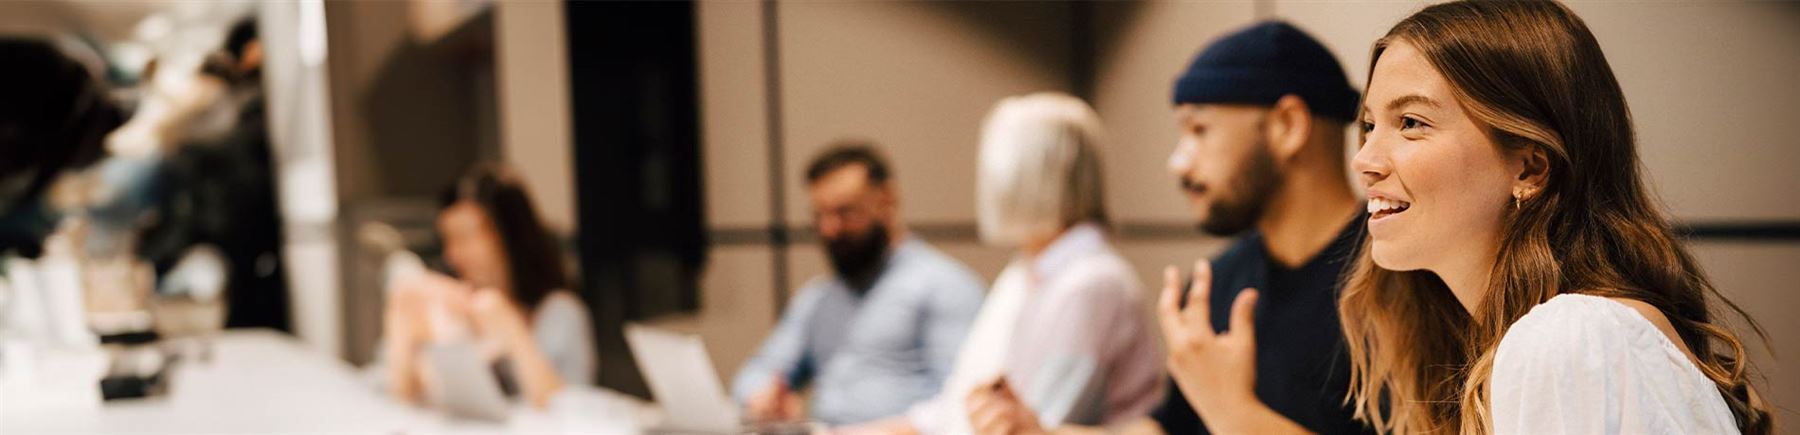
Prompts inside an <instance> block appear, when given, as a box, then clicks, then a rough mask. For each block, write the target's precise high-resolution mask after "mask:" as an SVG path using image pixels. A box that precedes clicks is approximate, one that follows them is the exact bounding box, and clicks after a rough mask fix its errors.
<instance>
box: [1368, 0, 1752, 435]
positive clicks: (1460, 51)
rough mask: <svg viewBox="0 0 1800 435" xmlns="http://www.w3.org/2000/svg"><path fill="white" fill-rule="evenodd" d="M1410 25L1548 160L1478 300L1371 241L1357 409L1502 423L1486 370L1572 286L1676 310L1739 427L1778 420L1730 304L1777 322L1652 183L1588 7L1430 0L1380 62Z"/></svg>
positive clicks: (1403, 421)
mask: <svg viewBox="0 0 1800 435" xmlns="http://www.w3.org/2000/svg"><path fill="white" fill-rule="evenodd" d="M1401 40H1404V41H1406V42H1407V43H1409V44H1411V45H1413V46H1415V47H1417V48H1418V50H1419V51H1420V52H1421V53H1423V54H1424V57H1425V58H1426V59H1429V61H1430V62H1431V64H1432V66H1433V67H1435V68H1436V69H1437V70H1438V71H1439V72H1441V73H1443V75H1444V76H1445V77H1446V78H1447V79H1448V80H1449V81H1450V83H1451V87H1452V88H1453V89H1454V92H1455V95H1456V99H1457V101H1458V102H1460V103H1461V104H1462V106H1463V107H1464V108H1465V109H1467V111H1468V112H1469V114H1470V116H1471V117H1472V118H1474V119H1475V120H1476V121H1477V122H1478V123H1480V124H1482V125H1484V127H1485V128H1488V129H1491V130H1490V132H1491V134H1492V137H1495V138H1497V139H1498V141H1499V142H1500V144H1499V145H1500V146H1503V147H1507V148H1509V149H1522V148H1537V149H1539V150H1541V151H1542V152H1543V154H1544V155H1545V156H1546V157H1547V160H1548V161H1549V172H1548V176H1547V177H1545V182H1544V186H1542V187H1541V188H1540V189H1539V190H1538V191H1537V193H1535V194H1533V195H1531V196H1529V197H1528V198H1526V199H1524V200H1523V201H1522V203H1521V204H1520V205H1519V206H1518V207H1517V208H1516V209H1511V210H1510V211H1509V212H1508V215H1507V216H1506V217H1505V218H1504V219H1503V223H1502V229H1501V241H1500V250H1499V252H1498V254H1497V255H1496V257H1495V262H1494V266H1493V269H1492V270H1491V271H1490V272H1489V273H1490V278H1489V283H1490V284H1489V285H1488V289H1487V292H1486V293H1485V296H1483V297H1482V300H1481V301H1479V305H1477V306H1476V307H1475V308H1474V309H1473V310H1472V311H1469V310H1465V309H1464V308H1463V307H1462V305H1461V304H1459V303H1458V302H1457V300H1456V298H1455V297H1454V296H1453V295H1452V294H1451V293H1450V289H1449V288H1448V287H1447V286H1446V285H1445V284H1444V282H1443V281H1442V280H1440V279H1439V278H1438V277H1437V276H1436V275H1433V274H1431V273H1430V272H1425V271H1413V272H1397V271H1390V270H1384V269H1382V268H1380V267H1378V266H1376V265H1375V263H1374V261H1373V260H1372V259H1371V257H1370V253H1369V249H1368V246H1369V244H1368V243H1365V244H1363V246H1364V247H1363V248H1362V249H1361V251H1360V252H1359V253H1358V254H1357V256H1356V263H1355V265H1354V266H1353V267H1352V269H1351V271H1350V272H1349V274H1347V275H1346V276H1345V278H1344V280H1345V282H1344V291H1343V295H1342V300H1341V301H1340V304H1339V310H1340V318H1341V319H1342V322H1343V329H1344V333H1345V334H1346V337H1347V341H1348V344H1349V350H1350V358H1351V365H1352V372H1351V374H1352V377H1351V391H1352V392H1351V396H1350V397H1349V398H1348V399H1347V400H1349V401H1350V402H1351V403H1352V404H1353V406H1354V407H1355V409H1356V414H1357V417H1358V418H1359V419H1362V420H1363V421H1365V422H1367V423H1368V424H1371V425H1373V426H1374V427H1375V428H1377V429H1378V430H1381V431H1384V432H1394V433H1457V432H1460V433H1489V432H1492V429H1493V427H1492V422H1491V421H1490V419H1489V415H1490V414H1489V409H1488V400H1487V399H1488V378H1489V375H1490V374H1491V372H1492V369H1493V360H1494V350H1495V348H1496V347H1497V346H1498V345H1499V342H1500V338H1501V337H1502V336H1503V335H1505V334H1506V330H1507V327H1508V326H1510V325H1512V324H1513V322H1515V321H1517V320H1519V318H1520V317H1522V316H1524V315H1525V313H1526V312H1527V311H1530V310H1531V308H1532V307H1534V306H1537V305H1538V304H1540V303H1543V302H1545V301H1548V300H1550V298H1552V297H1554V296H1556V295H1557V294H1559V293H1582V294H1590V295H1595V296H1602V297H1616V298H1626V299H1633V300H1639V301H1643V302H1645V303H1648V304H1650V305H1651V306H1654V307H1656V308H1657V309H1658V310H1660V311H1662V313H1663V314H1664V315H1665V316H1667V317H1668V318H1669V320H1670V322H1671V323H1673V324H1674V326H1675V331H1676V332H1677V333H1678V334H1679V335H1680V337H1681V339H1682V341H1683V342H1685V343H1686V344H1687V347H1688V348H1689V349H1691V350H1692V351H1693V353H1694V355H1695V357H1696V358H1697V359H1698V362H1699V366H1700V370H1701V372H1703V373H1705V374H1706V376H1707V377H1708V378H1710V379H1711V380H1712V381H1713V382H1714V383H1716V384H1717V385H1718V389H1719V391H1720V392H1721V393H1722V394H1723V395H1724V396H1725V398H1726V402H1727V403H1728V404H1729V406H1730V408H1731V410H1732V414H1733V415H1734V416H1735V418H1736V420H1737V424H1738V427H1739V428H1740V429H1742V430H1743V432H1744V433H1748V434H1766V433H1769V432H1770V431H1771V421H1772V420H1771V415H1770V411H1769V407H1768V404H1766V403H1764V402H1763V401H1762V400H1761V399H1760V398H1759V397H1758V395H1757V393H1756V390H1755V389H1754V388H1752V387H1751V385H1750V380H1749V378H1750V370H1749V367H1748V362H1747V360H1746V354H1745V348H1744V342H1743V340H1740V339H1739V338H1738V336H1737V335H1736V334H1734V333H1733V332H1732V331H1730V330H1728V329H1726V328H1725V327H1723V326H1722V325H1721V324H1720V322H1719V321H1718V320H1717V319H1718V315H1719V314H1723V313H1735V314H1736V315H1738V316H1744V319H1745V321H1746V323H1748V324H1749V325H1750V326H1751V327H1752V328H1753V329H1755V331H1756V333H1757V334H1758V335H1759V336H1764V340H1763V342H1764V343H1765V344H1766V343H1767V338H1766V335H1764V334H1763V331H1762V328H1761V327H1760V326H1757V325H1756V323H1755V322H1754V321H1750V319H1749V318H1748V316H1747V315H1745V314H1744V312H1743V310H1742V309H1740V308H1738V307H1737V305H1736V304H1733V303H1731V302H1730V301H1729V300H1726V299H1725V298H1724V297H1723V296H1722V295H1720V294H1719V292H1718V290H1717V289H1715V288H1714V287H1713V285H1712V283H1711V282H1710V281H1709V280H1708V279H1707V277H1706V275H1705V274H1704V273H1702V272H1701V270H1700V267H1699V265H1698V264H1696V263H1695V261H1694V258H1693V256H1691V255H1689V254H1688V252H1687V250H1686V249H1683V248H1682V245H1681V240H1679V239H1678V238H1677V236H1676V235H1675V233H1674V232H1673V231H1672V230H1671V228H1670V225H1669V223H1668V220H1667V219H1665V217H1664V216H1663V213H1662V211H1661V210H1660V209H1659V205H1658V204H1657V203H1656V202H1655V201H1653V200H1652V198H1651V196H1650V194H1649V193H1648V192H1647V188H1646V186H1645V184H1644V180H1643V176H1642V174H1641V169H1640V167H1639V162H1638V156H1637V150H1636V138H1635V136H1634V133H1633V131H1632V122H1631V112H1630V110H1629V109H1628V108H1627V107H1626V105H1625V95H1624V93H1623V92H1622V91H1621V90H1620V89H1619V82H1618V80H1617V79H1616V78H1614V76H1613V72H1612V68H1611V67H1610V66H1608V65H1607V62H1606V57H1605V55H1604V54H1602V53H1601V51H1600V44H1599V43H1598V42H1597V41H1595V39H1594V35H1593V33H1591V32H1589V31H1588V28H1587V25H1586V24H1585V23H1583V22H1582V20H1581V18H1579V17H1577V16H1575V14H1574V13H1573V12H1571V11H1569V10H1568V9H1567V8H1566V7H1564V6H1563V5H1561V4H1559V3H1555V2H1552V1H1542V2H1539V1H1527V2H1486V1H1467V2H1455V3H1446V4H1439V5H1434V6H1430V7H1427V8H1425V9H1424V10H1421V11H1419V12H1418V13H1416V14H1413V15H1412V16H1410V17H1407V18H1406V19H1405V20H1402V21H1401V22H1400V23H1399V24H1396V25H1394V28H1393V29H1392V30H1390V31H1389V32H1388V34H1387V36H1385V37H1383V38H1382V39H1381V40H1380V41H1377V42H1376V43H1375V48H1374V56H1373V59H1372V60H1371V61H1370V71H1371V75H1372V74H1373V71H1374V65H1375V62H1376V60H1378V59H1380V58H1381V54H1382V52H1383V50H1384V49H1386V48H1387V47H1388V46H1389V45H1390V44H1392V43H1394V42H1396V41H1401ZM1366 88H1367V87H1366V84H1365V89H1366ZM1709 299H1710V300H1709ZM1720 309H1728V310H1729V311H1721V310H1720Z"/></svg>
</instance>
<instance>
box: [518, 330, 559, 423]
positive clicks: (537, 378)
mask: <svg viewBox="0 0 1800 435" xmlns="http://www.w3.org/2000/svg"><path fill="white" fill-rule="evenodd" d="M507 357H508V358H509V359H511V360H512V363H513V372H514V375H515V379H517V380H518V381H519V390H520V393H521V394H523V395H524V396H525V400H526V401H528V402H530V403H531V406H532V407H534V408H538V409H544V408H545V407H547V406H549V404H550V397H551V396H552V395H555V394H556V392H557V391H558V390H561V389H562V386H563V382H562V376H561V375H558V374H557V373H556V367H555V366H552V365H550V360H549V359H546V358H544V353H543V352H542V351H540V350H539V349H538V348H537V342H536V341H534V340H532V339H531V337H522V338H518V339H515V340H514V341H513V346H511V349H509V350H508V351H507Z"/></svg>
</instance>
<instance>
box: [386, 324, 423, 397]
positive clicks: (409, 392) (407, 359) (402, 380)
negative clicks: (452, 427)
mask: <svg viewBox="0 0 1800 435" xmlns="http://www.w3.org/2000/svg"><path fill="white" fill-rule="evenodd" d="M385 341H386V342H385V343H383V344H382V345H383V346H385V347H386V348H387V354H388V359H387V367H383V370H384V371H386V372H387V373H386V374H385V375H386V379H387V391H388V395H390V396H393V397H394V399H397V400H400V401H404V402H407V403H417V402H418V401H419V396H420V395H421V391H420V389H421V385H420V381H419V370H418V349H417V348H415V347H413V346H407V345H405V344H404V343H405V340H404V339H400V338H397V337H389V338H388V339H387V340H385Z"/></svg>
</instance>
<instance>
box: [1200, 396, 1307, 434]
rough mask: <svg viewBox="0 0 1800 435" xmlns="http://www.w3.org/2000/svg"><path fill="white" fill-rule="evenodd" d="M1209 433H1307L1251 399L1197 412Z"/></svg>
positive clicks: (1297, 425)
mask: <svg viewBox="0 0 1800 435" xmlns="http://www.w3.org/2000/svg"><path fill="white" fill-rule="evenodd" d="M1200 419H1201V420H1202V421H1205V422H1206V429H1207V430H1208V431H1211V432H1212V433H1256V434H1310V433H1312V431H1310V430H1307V429H1306V427H1304V426H1300V424H1299V423H1295V422H1294V421H1293V420H1289V419H1288V418H1287V417H1286V416H1283V415H1281V414H1279V413H1276V412H1275V410H1274V409H1269V407H1268V405H1264V404H1263V403H1262V401H1261V400H1256V399H1254V398H1252V399H1248V400H1239V401H1234V402H1229V403H1225V404H1219V405H1215V406H1211V407H1208V408H1207V409H1206V410H1205V411H1202V412H1201V413H1200Z"/></svg>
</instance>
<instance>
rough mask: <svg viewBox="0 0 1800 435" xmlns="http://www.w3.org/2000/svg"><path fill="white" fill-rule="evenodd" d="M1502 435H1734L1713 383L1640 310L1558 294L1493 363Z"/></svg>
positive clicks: (1511, 334)
mask: <svg viewBox="0 0 1800 435" xmlns="http://www.w3.org/2000/svg"><path fill="white" fill-rule="evenodd" d="M1489 382H1490V384H1489V385H1490V391H1491V393H1492V403H1491V406H1492V412H1493V418H1494V429H1495V430H1496V431H1497V432H1499V433H1503V434H1506V433H1534V434H1535V433H1592V434H1600V433H1607V434H1616V433H1646V434H1670V433H1683V434H1689V433H1691V434H1702V433H1704V434H1735V433H1738V429H1737V424H1736V422H1735V420H1734V419H1733V418H1732V416H1731V410H1730V408H1729V407H1728V406H1727V405H1726V404H1725V398H1724V396H1722V395H1721V393H1720V392H1719V390H1718V388H1717V387H1716V386H1715V385H1714V384H1713V382H1712V380H1710V379H1707V377H1706V375H1704V374H1702V373H1701V372H1700V369H1699V367H1697V366H1695V365H1694V363H1693V361H1692V360H1690V359H1689V358H1688V357H1687V355H1686V354H1684V353H1682V351H1681V349H1680V348H1679V347H1676V346H1675V343H1674V342H1671V341H1669V337H1668V336H1667V335H1664V334H1663V333H1662V331H1661V330H1658V329H1657V328H1656V326H1655V325H1652V324H1651V323H1650V321H1649V320H1648V319H1645V318H1644V317H1643V316H1642V315H1641V314H1639V313H1638V312H1637V310H1635V309H1633V308H1631V307H1630V306H1627V305H1625V304H1622V303H1619V302H1617V301H1614V300H1611V299H1607V298H1603V297H1597V296H1588V295H1578V294H1564V295H1559V296H1556V297H1555V298H1551V299H1550V300H1549V301H1547V302H1544V303H1543V304H1540V305H1538V306H1537V307H1534V308H1532V309H1531V312H1530V313H1528V314H1526V315H1525V316H1524V317H1522V318H1520V319H1519V321H1518V322H1516V323H1514V324H1513V326H1512V327H1511V328H1510V329H1509V330H1508V331H1507V332H1506V336H1505V337H1503V338H1501V340H1500V348H1499V349H1498V350H1497V351H1496V353H1495V355H1494V370H1493V377H1492V378H1491V379H1490V380H1489Z"/></svg>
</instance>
